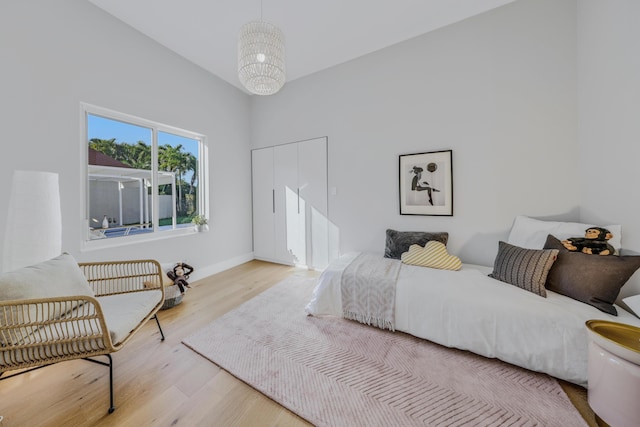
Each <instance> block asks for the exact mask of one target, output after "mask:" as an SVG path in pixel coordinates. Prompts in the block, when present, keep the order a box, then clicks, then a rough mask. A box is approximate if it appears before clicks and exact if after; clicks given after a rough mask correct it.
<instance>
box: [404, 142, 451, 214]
mask: <svg viewBox="0 0 640 427" xmlns="http://www.w3.org/2000/svg"><path fill="white" fill-rule="evenodd" d="M398 163H399V183H400V186H399V187H400V215H440V216H453V150H442V151H429V152H425V153H412V154H401V155H400V156H399V162H398Z"/></svg>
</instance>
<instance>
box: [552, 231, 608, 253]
mask: <svg viewBox="0 0 640 427" xmlns="http://www.w3.org/2000/svg"><path fill="white" fill-rule="evenodd" d="M611 238H613V234H611V232H610V231H609V230H607V229H606V228H601V227H591V228H587V230H586V231H585V234H584V237H570V238H568V239H566V240H563V241H562V245H563V246H564V247H565V248H567V249H568V250H570V251H574V252H582V253H583V254H593V255H615V248H614V247H613V246H611V245H610V244H609V242H607V240H609V239H611Z"/></svg>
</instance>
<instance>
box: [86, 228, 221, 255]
mask: <svg viewBox="0 0 640 427" xmlns="http://www.w3.org/2000/svg"><path fill="white" fill-rule="evenodd" d="M207 230H208V227H206V228H205V229H203V230H202V231H200V232H198V231H196V230H195V229H194V228H193V227H183V228H176V229H173V230H163V231H156V232H154V233H149V234H144V235H137V236H122V237H111V238H105V239H95V240H85V241H83V242H82V245H81V248H80V252H91V251H96V250H101V249H109V248H117V247H120V246H127V245H135V244H139V243H146V242H155V241H158V240H166V239H172V238H175V237H182V236H189V235H195V234H200V233H206V232H207Z"/></svg>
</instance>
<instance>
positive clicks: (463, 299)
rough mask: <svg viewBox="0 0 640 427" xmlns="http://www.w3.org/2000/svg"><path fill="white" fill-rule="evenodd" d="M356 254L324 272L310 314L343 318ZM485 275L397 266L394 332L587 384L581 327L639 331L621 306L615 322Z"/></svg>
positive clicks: (465, 269) (478, 270)
mask: <svg viewBox="0 0 640 427" xmlns="http://www.w3.org/2000/svg"><path fill="white" fill-rule="evenodd" d="M357 255H358V253H349V254H346V255H343V256H342V257H340V258H339V259H337V260H335V261H333V262H332V263H331V264H330V265H329V266H328V267H327V268H326V269H325V270H324V272H323V273H322V275H321V276H320V278H319V280H318V284H317V285H316V288H315V290H314V292H313V296H312V298H311V301H310V302H309V304H308V305H307V307H306V311H307V313H308V314H311V315H315V316H321V315H333V316H341V315H342V301H341V295H340V282H341V274H342V271H343V270H344V268H345V267H346V266H347V265H348V264H349V263H350V262H351V261H352V260H353V259H354V258H355V257H356V256H357ZM491 271H492V269H491V268H490V267H484V266H478V265H471V264H463V266H462V269H461V270H459V271H450V270H437V269H433V268H427V267H418V266H412V265H405V264H403V265H402V267H401V268H400V273H399V275H398V282H397V289H396V303H395V323H396V330H398V331H403V332H407V333H409V334H411V335H414V336H416V337H419V338H424V339H427V340H429V341H433V342H436V343H438V344H442V345H445V346H448V347H454V348H459V349H463V350H469V351H472V352H474V353H477V354H480V355H483V356H486V357H495V358H498V359H501V360H503V361H505V362H508V363H512V364H514V365H518V366H521V367H524V368H527V369H530V370H533V371H539V372H545V373H547V374H549V375H552V376H554V377H556V378H560V379H564V380H567V381H570V382H572V383H575V384H579V385H582V386H586V384H587V355H588V350H587V348H588V337H587V331H586V327H585V322H586V321H587V320H589V319H606V320H611V321H614V322H621V323H628V324H632V325H636V326H639V327H640V319H638V318H637V317H635V316H634V315H632V314H631V313H629V312H627V311H625V310H624V309H622V308H621V307H619V306H616V309H617V310H618V316H617V317H616V316H611V315H609V314H607V313H603V312H601V311H600V310H598V309H596V308H595V307H592V306H590V305H587V304H584V303H581V302H579V301H576V300H573V299H571V298H568V297H565V296H563V295H560V294H557V293H555V292H552V291H549V290H547V298H542V297H540V296H538V295H535V294H533V293H531V292H527V291H524V290H522V289H520V288H517V287H515V286H513V285H509V284H507V283H503V282H500V281H498V280H495V279H492V278H490V277H488V276H487V274H489V273H490V272H491Z"/></svg>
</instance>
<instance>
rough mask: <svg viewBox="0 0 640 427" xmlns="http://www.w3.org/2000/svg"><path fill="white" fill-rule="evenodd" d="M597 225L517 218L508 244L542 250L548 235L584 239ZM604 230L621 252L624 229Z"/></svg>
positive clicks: (609, 228) (607, 227) (521, 216)
mask: <svg viewBox="0 0 640 427" xmlns="http://www.w3.org/2000/svg"><path fill="white" fill-rule="evenodd" d="M595 226H596V225H595V224H583V223H579V222H562V221H541V220H539V219H534V218H529V217H527V216H524V215H520V216H517V217H516V218H515V220H514V221H513V226H512V227H511V232H510V233H509V238H508V239H507V243H509V244H511V245H515V246H520V247H521V248H527V249H542V248H543V247H544V244H545V241H546V240H547V235H549V234H552V235H554V236H555V237H557V238H558V239H559V240H564V239H568V238H569V237H584V232H585V230H586V229H587V228H589V227H595ZM604 228H606V229H607V230H609V231H610V232H611V234H613V238H612V239H611V240H609V244H610V245H611V246H613V247H614V248H616V252H617V253H619V252H620V248H621V247H622V243H621V239H622V227H621V226H620V225H605V226H604Z"/></svg>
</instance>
